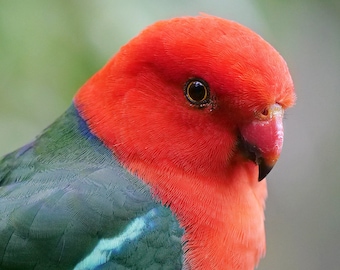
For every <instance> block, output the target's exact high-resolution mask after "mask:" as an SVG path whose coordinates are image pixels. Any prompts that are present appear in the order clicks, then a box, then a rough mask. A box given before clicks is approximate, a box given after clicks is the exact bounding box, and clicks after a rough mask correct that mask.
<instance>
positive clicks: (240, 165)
mask: <svg viewBox="0 0 340 270" xmlns="http://www.w3.org/2000/svg"><path fill="white" fill-rule="evenodd" d="M190 78H198V79H200V80H203V81H204V82H206V83H207V84H208V85H209V91H210V96H211V99H210V100H209V102H208V103H207V104H205V105H204V106H203V105H202V106H201V107H199V106H195V105H193V104H190V102H189V101H188V100H187V99H186V97H185V94H184V90H183V89H184V87H185V85H186V82H187V81H188V80H189V79H190ZM294 101H295V95H294V87H293V82H292V79H291V77H290V74H289V71H288V68H287V65H286V63H285V61H284V60H283V58H282V57H281V56H280V55H279V53H278V52H277V51H276V50H275V49H273V48H272V47H271V46H270V45H269V44H268V43H267V42H266V41H264V40H263V39H262V38H261V37H260V36H258V35H257V34H255V33H254V32H252V31H251V30H250V29H248V28H246V27H244V26H242V25H240V24H238V23H235V22H231V21H227V20H224V19H221V18H217V17H213V16H199V17H183V18H176V19H172V20H169V21H161V22H158V23H156V24H154V25H152V26H150V27H149V28H147V29H146V30H144V31H143V32H142V33H141V34H140V35H139V36H137V37H136V38H134V39H133V40H131V41H130V42H129V43H128V44H127V45H125V46H123V47H122V48H121V50H120V51H119V52H118V53H117V54H116V55H115V56H114V57H113V58H112V59H111V60H110V61H109V62H108V63H107V65H106V66H105V67H104V68H103V69H102V70H101V71H99V72H98V73H97V74H96V75H94V76H93V77H92V78H91V79H90V80H89V81H88V82H87V83H86V84H85V85H84V86H83V87H82V88H81V89H80V91H79V92H78V94H77V96H76V98H75V103H76V106H77V107H78V109H79V110H80V112H81V114H82V116H83V117H84V118H85V119H86V120H87V122H88V124H89V126H90V128H91V130H92V131H93V133H94V134H95V135H97V136H98V137H99V138H100V139H101V140H102V141H103V142H104V143H105V145H106V146H108V147H109V148H110V149H112V151H113V152H114V153H115V155H116V156H117V157H118V159H119V160H120V161H121V163H122V164H123V166H125V167H126V168H127V169H128V170H129V171H130V172H132V173H134V174H137V175H138V176H139V177H140V178H141V179H142V180H143V181H145V182H146V183H148V184H150V185H151V187H152V189H153V192H154V195H155V198H157V199H159V200H161V201H162V202H163V203H164V204H169V205H170V208H171V210H172V211H173V212H174V213H175V215H176V216H177V217H178V219H179V221H180V223H181V225H182V226H183V227H184V228H185V230H186V233H185V236H184V238H185V239H183V240H184V241H187V244H186V245H185V246H184V249H188V252H187V253H186V255H185V259H186V261H187V265H188V267H189V268H191V269H253V268H254V266H255V265H257V263H258V261H259V259H260V257H261V256H263V255H264V253H265V232H264V213H263V210H264V203H265V198H266V195H267V190H266V182H265V181H262V182H258V165H257V164H255V163H254V162H253V161H251V160H249V159H248V157H247V156H245V155H244V153H243V152H242V151H241V150H240V147H239V144H240V136H242V132H241V131H242V130H244V129H247V128H245V127H247V126H248V125H251V123H253V122H254V121H268V123H269V122H270V121H271V118H272V117H275V115H274V116H273V115H271V114H270V115H269V116H267V114H266V113H264V112H267V111H268V108H271V106H273V105H275V104H277V105H279V106H280V108H282V109H286V108H288V107H290V106H292V105H293V103H294ZM259 115H261V116H263V117H264V118H265V119H259V117H258V116H259ZM260 123H262V122H260ZM260 129H261V128H260ZM247 130H249V128H248V129H247ZM250 130H251V131H252V129H250ZM255 130H256V131H260V130H258V129H257V128H256V129H255ZM261 136H262V135H261ZM264 136H267V135H264ZM268 136H270V137H269V138H268V139H263V140H262V139H261V140H259V141H261V142H262V141H264V142H268V141H273V140H274V143H273V144H275V143H276V141H275V140H276V138H275V139H272V136H274V137H275V136H276V135H275V134H272V135H268ZM255 137H256V135H255ZM255 141H256V140H255ZM259 149H260V148H259ZM268 151H269V150H268ZM266 154H267V155H270V154H269V152H268V153H264V157H265V155H266ZM278 154H279V153H277V154H276V156H277V157H278ZM277 157H276V158H277ZM274 159H275V158H274ZM274 159H273V162H275V161H276V159H275V160H274Z"/></svg>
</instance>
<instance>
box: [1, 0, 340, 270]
mask: <svg viewBox="0 0 340 270" xmlns="http://www.w3.org/2000/svg"><path fill="white" fill-rule="evenodd" d="M199 12H204V13H208V14H213V15H218V16H221V17H224V18H229V19H233V20H236V21H238V22H240V23H243V24H245V25H247V26H248V27H250V28H252V29H253V30H255V31H256V32H258V33H260V34H261V35H262V36H263V37H264V38H265V39H266V40H268V41H269V42H270V43H272V44H273V45H274V46H275V47H276V48H277V49H278V50H279V51H280V52H281V54H282V55H283V56H284V57H285V59H286V60H287V62H288V64H289V66H290V69H291V73H292V75H293V78H294V81H295V87H296V91H297V94H298V101H297V105H296V106H295V107H294V108H293V109H291V110H289V111H288V112H287V116H286V120H285V130H286V137H285V146H284V150H283V153H282V156H281V159H280V161H279V162H278V164H277V166H276V168H275V169H274V170H273V172H272V173H271V174H270V175H269V177H268V185H269V198H268V201H267V211H266V226H267V249H268V251H267V255H266V258H265V259H264V260H262V261H261V263H260V266H259V269H262V270H265V269H268V270H269V269H270V270H272V269H275V270H281V269H282V270H285V269H309V270H319V269H339V265H340V163H339V156H340V154H339V153H340V151H339V150H340V144H339V137H340V128H339V125H340V124H339V122H340V121H339V118H340V109H339V101H340V98H339V97H340V91H339V86H340V34H339V33H340V32H339V29H340V2H339V1H336V0H333V1H332V0H325V1H321V0H309V1H307V0H301V1H291V0H287V1H279V0H258V1H253V0H238V1H232V0H224V1H218V0H212V1H204V0H200V1H180V0H172V1H171V2H170V1H164V0H160V1H151V0H144V1H133V0H126V1H118V0H111V1H109V0H101V1H88V0H82V1H80V0H69V1H55V0H54V1H53V0H51V1H44V0H32V1H20V0H18V1H10V0H0V155H3V154H5V153H6V152H8V151H12V150H14V149H16V148H17V147H19V146H21V145H22V144H24V143H27V142H28V141H30V140H32V139H33V138H34V137H35V135H37V134H38V133H39V132H40V131H41V130H42V129H43V128H44V127H46V126H47V125H48V124H50V123H51V122H52V121H53V120H54V119H55V118H56V117H57V116H58V115H60V114H61V113H62V112H63V111H64V110H65V109H66V108H67V107H68V106H69V104H70V102H71V99H72V96H73V95H74V93H75V92H76V90H77V89H78V88H79V87H80V86H81V85H82V84H83V83H84V82H85V81H86V80H87V79H88V78H89V77H90V76H91V75H92V74H94V73H95V72H96V71H97V70H98V69H100V67H102V66H103V65H104V64H105V62H106V61H107V60H108V59H109V58H110V57H111V56H112V55H113V54H114V53H115V52H116V51H117V50H118V49H119V47H120V46H121V45H123V44H124V43H126V42H127V41H128V40H129V39H130V38H132V37H133V36H135V35H136V34H138V32H139V31H140V30H142V29H143V28H144V27H145V26H147V25H149V24H151V23H153V22H155V21H157V20H160V19H166V18H171V17H174V16H182V15H196V14H198V13H199Z"/></svg>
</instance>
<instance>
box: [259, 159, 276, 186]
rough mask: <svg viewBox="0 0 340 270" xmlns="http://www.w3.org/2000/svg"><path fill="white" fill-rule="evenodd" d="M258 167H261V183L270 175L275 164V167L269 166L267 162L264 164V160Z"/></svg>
mask: <svg viewBox="0 0 340 270" xmlns="http://www.w3.org/2000/svg"><path fill="white" fill-rule="evenodd" d="M258 166H259V178H258V181H259V182H260V181H261V180H263V179H264V178H265V177H266V176H267V175H268V174H269V173H270V171H271V170H272V169H273V167H274V164H273V165H268V164H267V163H266V162H264V160H262V162H261V163H260V164H259V165H258Z"/></svg>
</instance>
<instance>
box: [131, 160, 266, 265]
mask: <svg viewBox="0 0 340 270" xmlns="http://www.w3.org/2000/svg"><path fill="white" fill-rule="evenodd" d="M130 165H132V167H134V168H137V167H138V165H137V164H130ZM233 167H234V170H233V171H230V172H229V173H228V174H227V176H226V174H225V173H224V174H223V175H222V174H221V175H217V174H216V175H214V176H211V177H210V178H209V179H207V178H205V179H203V178H201V179H198V176H196V179H195V178H192V177H191V176H186V175H184V174H183V172H177V173H175V174H174V173H173V172H172V174H171V175H166V174H165V175H164V172H163V173H162V174H160V173H159V174H158V173H157V172H156V171H153V173H151V174H150V173H147V174H145V175H142V178H143V179H147V181H146V182H147V183H149V184H150V185H151V187H153V190H154V194H155V195H156V196H157V197H159V198H160V200H161V201H162V203H163V204H166V205H170V208H171V210H172V211H173V212H174V213H175V215H176V216H177V218H178V220H179V222H180V225H181V226H182V227H183V228H184V229H185V234H184V237H183V239H182V240H183V243H186V244H185V245H184V247H183V249H184V253H185V260H186V264H187V265H186V267H187V269H195V270H197V269H198V270H200V269H233V270H235V269H254V267H255V266H256V265H257V264H258V262H259V260H260V258H261V257H262V256H264V253H265V231H264V203H265V198H266V196H267V188H266V182H265V180H264V181H262V182H258V181H257V167H256V166H255V165H254V164H252V163H243V164H240V166H233ZM137 171H139V170H137ZM155 172H156V173H155ZM174 175H178V176H180V177H177V178H176V177H174Z"/></svg>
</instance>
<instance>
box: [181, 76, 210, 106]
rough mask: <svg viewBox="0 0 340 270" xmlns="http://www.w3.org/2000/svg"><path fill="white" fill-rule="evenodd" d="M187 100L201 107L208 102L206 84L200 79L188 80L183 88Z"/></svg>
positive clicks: (208, 93)
mask: <svg viewBox="0 0 340 270" xmlns="http://www.w3.org/2000/svg"><path fill="white" fill-rule="evenodd" d="M184 93H185V96H186V98H187V100H188V101H189V102H190V103H192V104H194V105H199V106H203V105H204V104H206V103H209V101H210V92H209V87H208V84H207V83H206V82H205V81H203V80H201V79H190V80H189V81H187V83H186V84H185V86H184Z"/></svg>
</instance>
